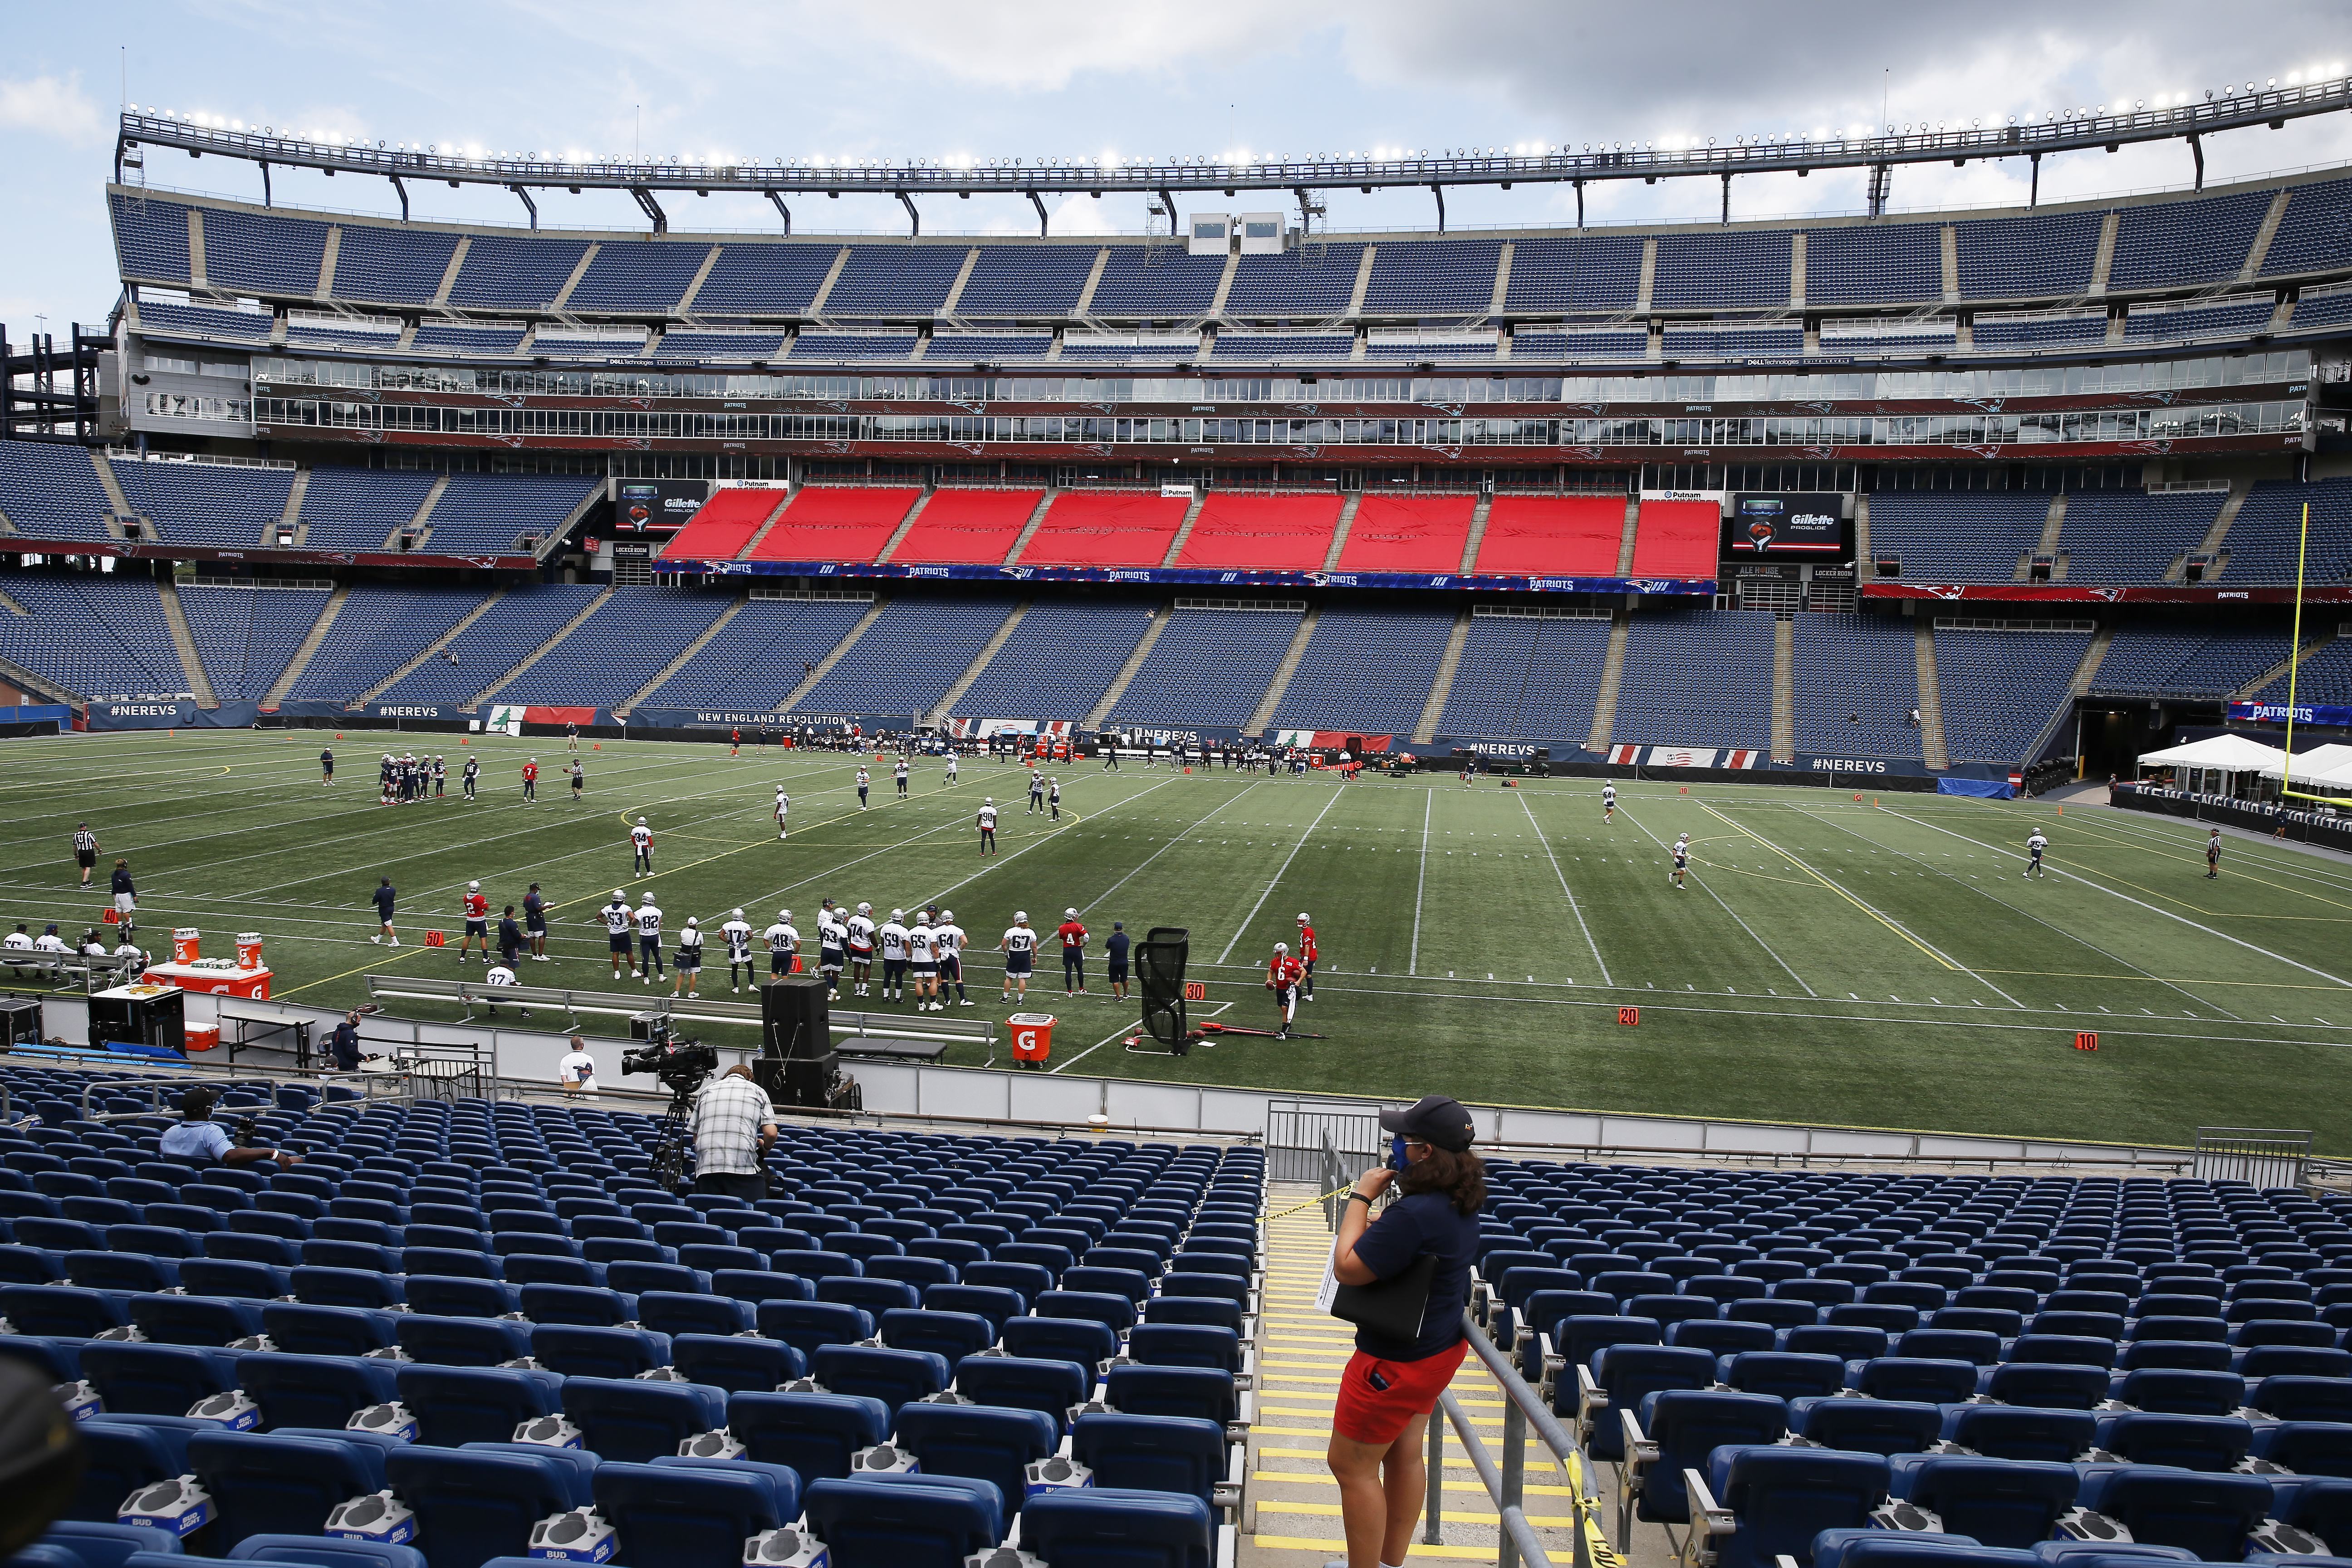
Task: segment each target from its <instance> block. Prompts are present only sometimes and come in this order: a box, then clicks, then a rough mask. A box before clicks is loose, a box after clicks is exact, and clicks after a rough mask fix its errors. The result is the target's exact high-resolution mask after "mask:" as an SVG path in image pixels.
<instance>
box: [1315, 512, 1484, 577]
mask: <svg viewBox="0 0 2352 1568" xmlns="http://www.w3.org/2000/svg"><path fill="white" fill-rule="evenodd" d="M1476 510H1478V499H1477V498H1476V497H1475V496H1383V495H1368V496H1366V497H1364V499H1363V500H1362V501H1361V503H1360V504H1359V505H1358V506H1357V508H1356V521H1353V522H1351V523H1349V525H1348V542H1347V543H1345V544H1343V545H1341V546H1340V547H1339V570H1340V571H1342V572H1459V571H1461V570H1462V546H1463V545H1464V543H1465V542H1467V541H1468V539H1469V538H1470V517H1471V514H1472V513H1473V512H1475V511H1476Z"/></svg>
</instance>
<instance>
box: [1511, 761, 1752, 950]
mask: <svg viewBox="0 0 2352 1568" xmlns="http://www.w3.org/2000/svg"><path fill="white" fill-rule="evenodd" d="M1518 799H1519V809H1520V810H1521V811H1524V812H1526V813H1527V814H1528V826H1529V827H1532V828H1534V829H1535V830H1536V837H1537V838H1538V839H1539V840H1541V841H1542V844H1543V847H1544V858H1545V859H1547V860H1549V861H1550V862H1551V874H1552V875H1553V876H1555V877H1558V878H1559V890H1560V892H1561V893H1562V894H1564V895H1566V897H1567V899H1568V908H1569V912H1570V914H1573V915H1574V916H1575V917H1576V929H1577V930H1579V931H1582V932H1583V933H1584V945H1585V946H1587V947H1589V948H1591V950H1592V962H1593V963H1595V964H1597V965H1599V966H1600V969H1601V984H1603V985H1614V984H1617V982H1615V981H1614V980H1612V979H1611V978H1609V961H1608V960H1607V959H1605V958H1603V957H1601V944H1600V943H1599V942H1595V941H1593V940H1592V928H1591V926H1589V925H1586V924H1585V923H1584V911H1583V910H1580V909H1579V908H1577V905H1576V895H1575V894H1574V893H1573V892H1570V890H1569V886H1568V873H1567V872H1565V871H1563V870H1561V869H1560V868H1559V856H1557V855H1555V854H1553V853H1552V852H1551V840H1549V838H1545V837H1544V832H1543V824H1541V823H1539V822H1538V821H1537V820H1536V808H1535V807H1534V806H1531V805H1528V797H1527V796H1525V795H1520V796H1519V797H1518ZM1644 831H1647V830H1646V829H1644ZM1732 918H1733V919H1735V920H1737V919H1738V916H1736V915H1735V916H1734V917H1732ZM1749 934H1751V935H1752V934H1754V933H1752V932H1751V933H1749ZM1781 967H1782V968H1784V969H1786V968H1787V967H1788V965H1786V964H1782V965H1781Z"/></svg>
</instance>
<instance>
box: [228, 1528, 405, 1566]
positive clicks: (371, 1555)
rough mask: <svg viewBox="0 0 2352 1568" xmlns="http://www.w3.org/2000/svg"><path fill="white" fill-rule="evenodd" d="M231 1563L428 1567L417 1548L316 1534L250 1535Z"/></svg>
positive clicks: (231, 1556) (238, 1546)
mask: <svg viewBox="0 0 2352 1568" xmlns="http://www.w3.org/2000/svg"><path fill="white" fill-rule="evenodd" d="M227 1561H229V1562H231V1563H308V1564H311V1565H313V1568H426V1564H425V1553H423V1552H419V1551H417V1550H416V1548H415V1547H414V1546H401V1545H396V1544H392V1543H388V1542H374V1541H338V1540H335V1539H333V1538H331V1537H330V1538H327V1539H323V1540H322V1539H320V1537H318V1536H316V1535H248V1536H247V1537H246V1538H245V1539H244V1540H243V1541H240V1542H237V1543H236V1547H235V1548H233V1549H232V1550H231V1551H230V1552H229V1553H228V1556H227Z"/></svg>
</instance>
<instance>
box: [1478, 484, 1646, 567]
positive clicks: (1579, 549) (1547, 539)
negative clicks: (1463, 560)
mask: <svg viewBox="0 0 2352 1568" xmlns="http://www.w3.org/2000/svg"><path fill="white" fill-rule="evenodd" d="M1624 539H1625V498H1624V497H1623V496H1622V495H1618V496H1496V498H1495V504H1494V505H1493V506H1492V507H1490V508H1489V509H1487V512H1486V533H1485V534H1484V535H1483V536H1482V537H1481V538H1480V539H1479V541H1478V559H1477V561H1476V562H1475V563H1473V564H1472V566H1471V570H1472V571H1474V572H1478V573H1485V574H1494V575H1496V576H1524V577H1614V576H1616V575H1617V553H1618V551H1619V549H1620V548H1621V547H1622V544H1623V542H1624Z"/></svg>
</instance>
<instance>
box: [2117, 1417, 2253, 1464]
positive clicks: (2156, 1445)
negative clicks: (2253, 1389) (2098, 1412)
mask: <svg viewBox="0 0 2352 1568" xmlns="http://www.w3.org/2000/svg"><path fill="white" fill-rule="evenodd" d="M2253 1442H2254V1432H2253V1428H2252V1426H2250V1425H2248V1424H2247V1423H2246V1422H2243V1421H2238V1420H2232V1419H2231V1418H2228V1417H2226V1416H2216V1415H2156V1414H2149V1413H2143V1412H2137V1411H2135V1412H2127V1413H2126V1414H2124V1415H2110V1416H2107V1417H2105V1419H2103V1420H2102V1421H2100V1423H2099V1447H2102V1448H2105V1449H2106V1450H2108V1451H2109V1452H2110V1453H2112V1454H2114V1455H2115V1456H2116V1458H2120V1459H2122V1460H2124V1461H2125V1462H2126V1463H2127V1464H2134V1465H2168V1466H2177V1467H2179V1468H2182V1469H2189V1470H2209V1471H2229V1470H2234V1469H2235V1468H2237V1467H2238V1464H2239V1461H2241V1460H2242V1459H2243V1458H2245V1457H2246V1455H2247V1454H2248V1453H2249V1452H2251V1451H2252V1447H2253Z"/></svg>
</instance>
